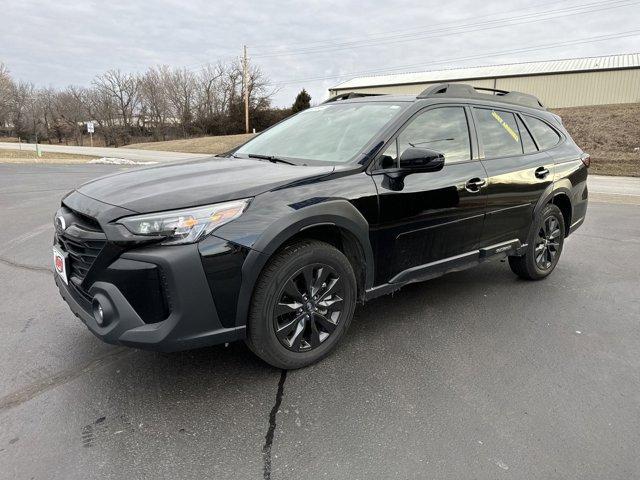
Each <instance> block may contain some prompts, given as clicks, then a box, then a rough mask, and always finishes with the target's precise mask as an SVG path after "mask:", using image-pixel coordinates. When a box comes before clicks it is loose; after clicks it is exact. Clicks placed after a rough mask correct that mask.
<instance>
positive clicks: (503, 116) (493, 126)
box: [474, 108, 522, 158]
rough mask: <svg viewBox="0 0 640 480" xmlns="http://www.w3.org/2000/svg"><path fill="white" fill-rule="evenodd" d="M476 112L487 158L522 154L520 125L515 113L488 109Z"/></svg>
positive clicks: (478, 128) (480, 109) (479, 134)
mask: <svg viewBox="0 0 640 480" xmlns="http://www.w3.org/2000/svg"><path fill="white" fill-rule="evenodd" d="M474 110H475V115H476V120H477V125H476V127H477V130H478V136H479V137H480V138H479V140H480V142H481V143H482V146H483V148H484V157H485V158H496V157H508V156H513V155H521V154H522V144H521V143H520V134H519V131H518V124H517V123H516V117H515V115H514V114H513V113H511V112H504V111H501V110H493V109H488V108H475V109H474Z"/></svg>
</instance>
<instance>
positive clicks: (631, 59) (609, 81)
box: [329, 53, 640, 108]
mask: <svg viewBox="0 0 640 480" xmlns="http://www.w3.org/2000/svg"><path fill="white" fill-rule="evenodd" d="M442 82H452V83H469V84H471V85H473V86H475V87H485V88H495V89H499V90H508V91H513V90H515V91H519V92H525V93H531V94H533V95H535V96H537V97H538V98H540V100H542V102H543V103H544V104H545V105H546V106H547V107H551V108H559V107H576V106H585V105H603V104H611V103H634V102H640V53H629V54H621V55H610V56H604V57H588V58H572V59H566V60H550V61H544V62H528V63H512V64H507V65H493V66H486V67H471V68H455V69H447V70H434V71H430V72H415V73H400V74H393V75H375V76H370V77H359V78H353V79H351V80H348V81H346V82H343V83H341V84H339V85H336V86H335V87H332V88H331V89H329V93H330V95H332V96H333V95H338V94H341V93H345V92H362V93H391V94H418V93H420V92H421V91H422V90H423V89H424V88H426V87H427V86H428V85H431V84H434V83H442Z"/></svg>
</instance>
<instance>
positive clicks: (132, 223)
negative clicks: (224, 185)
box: [118, 199, 249, 245]
mask: <svg viewBox="0 0 640 480" xmlns="http://www.w3.org/2000/svg"><path fill="white" fill-rule="evenodd" d="M247 205H249V199H244V200H234V201H233V202H225V203H216V204H214V205H206V206H204V207H194V208H185V209H184V210H172V211H169V212H161V213H152V214H150V215H136V216H135V217H126V218H121V219H120V220H118V223H119V224H121V225H124V227H125V228H126V229H127V230H129V231H130V232H131V233H135V234H136V235H149V236H154V237H157V236H163V237H167V238H166V240H164V241H163V242H162V244H163V245H180V244H183V243H193V242H197V241H198V240H200V239H201V238H203V237H205V236H207V235H208V234H209V233H211V232H212V231H213V230H215V229H216V228H218V227H219V226H221V225H224V224H225V223H227V222H230V221H231V220H233V219H235V218H238V217H239V216H240V215H242V212H244V211H245V209H246V208H247Z"/></svg>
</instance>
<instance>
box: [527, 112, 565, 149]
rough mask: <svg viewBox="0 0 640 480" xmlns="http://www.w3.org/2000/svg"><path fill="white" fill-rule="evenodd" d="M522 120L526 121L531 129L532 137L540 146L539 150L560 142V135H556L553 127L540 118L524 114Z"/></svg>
mask: <svg viewBox="0 0 640 480" xmlns="http://www.w3.org/2000/svg"><path fill="white" fill-rule="evenodd" d="M524 120H525V122H527V126H528V127H529V128H530V129H531V133H532V134H533V138H535V139H536V143H537V144H538V146H539V147H540V150H547V149H549V148H553V147H555V146H556V145H557V144H558V143H560V135H558V133H557V132H556V131H555V130H554V129H553V128H551V127H550V126H549V125H547V124H546V123H545V122H543V121H542V120H539V119H537V118H535V117H530V116H529V115H525V116H524Z"/></svg>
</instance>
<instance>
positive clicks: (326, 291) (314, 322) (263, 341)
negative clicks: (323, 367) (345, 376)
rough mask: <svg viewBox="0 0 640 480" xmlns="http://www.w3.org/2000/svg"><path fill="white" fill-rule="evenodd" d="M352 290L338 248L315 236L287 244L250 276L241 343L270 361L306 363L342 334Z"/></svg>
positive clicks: (351, 280)
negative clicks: (252, 279) (251, 283)
mask: <svg viewBox="0 0 640 480" xmlns="http://www.w3.org/2000/svg"><path fill="white" fill-rule="evenodd" d="M356 296H357V286H356V279H355V275H354V272H353V268H352V267H351V264H350V263H349V260H347V258H346V257H345V256H344V255H343V254H342V252H340V251H339V250H338V249H336V248H334V247H333V246H331V245H329V244H327V243H324V242H320V241H317V240H303V241H300V242H296V243H293V244H291V245H288V246H287V247H285V248H284V249H283V250H282V251H280V252H278V253H276V254H275V255H274V257H273V258H272V259H271V260H270V261H269V263H268V264H267V266H266V267H265V269H264V270H263V271H262V273H261V274H260V277H259V278H258V281H257V282H256V287H255V290H254V293H253V298H252V300H251V307H250V310H249V318H248V321H247V340H246V343H247V345H248V346H249V348H250V349H251V350H252V351H253V352H254V353H255V354H256V355H257V356H258V357H260V358H261V359H263V360H264V361H265V362H267V363H269V364H271V365H273V366H274V367H277V368H282V369H286V370H289V369H296V368H302V367H306V366H308V365H311V364H312V363H315V362H317V361H319V360H321V359H322V358H324V357H325V356H327V355H328V354H329V353H330V352H331V351H332V350H333V348H334V347H335V345H336V344H337V343H338V342H339V341H340V339H341V338H342V337H343V336H344V334H345V332H346V331H347V328H348V327H349V324H350V323H351V319H352V317H353V312H354V310H355V305H356ZM276 332H278V333H276Z"/></svg>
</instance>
